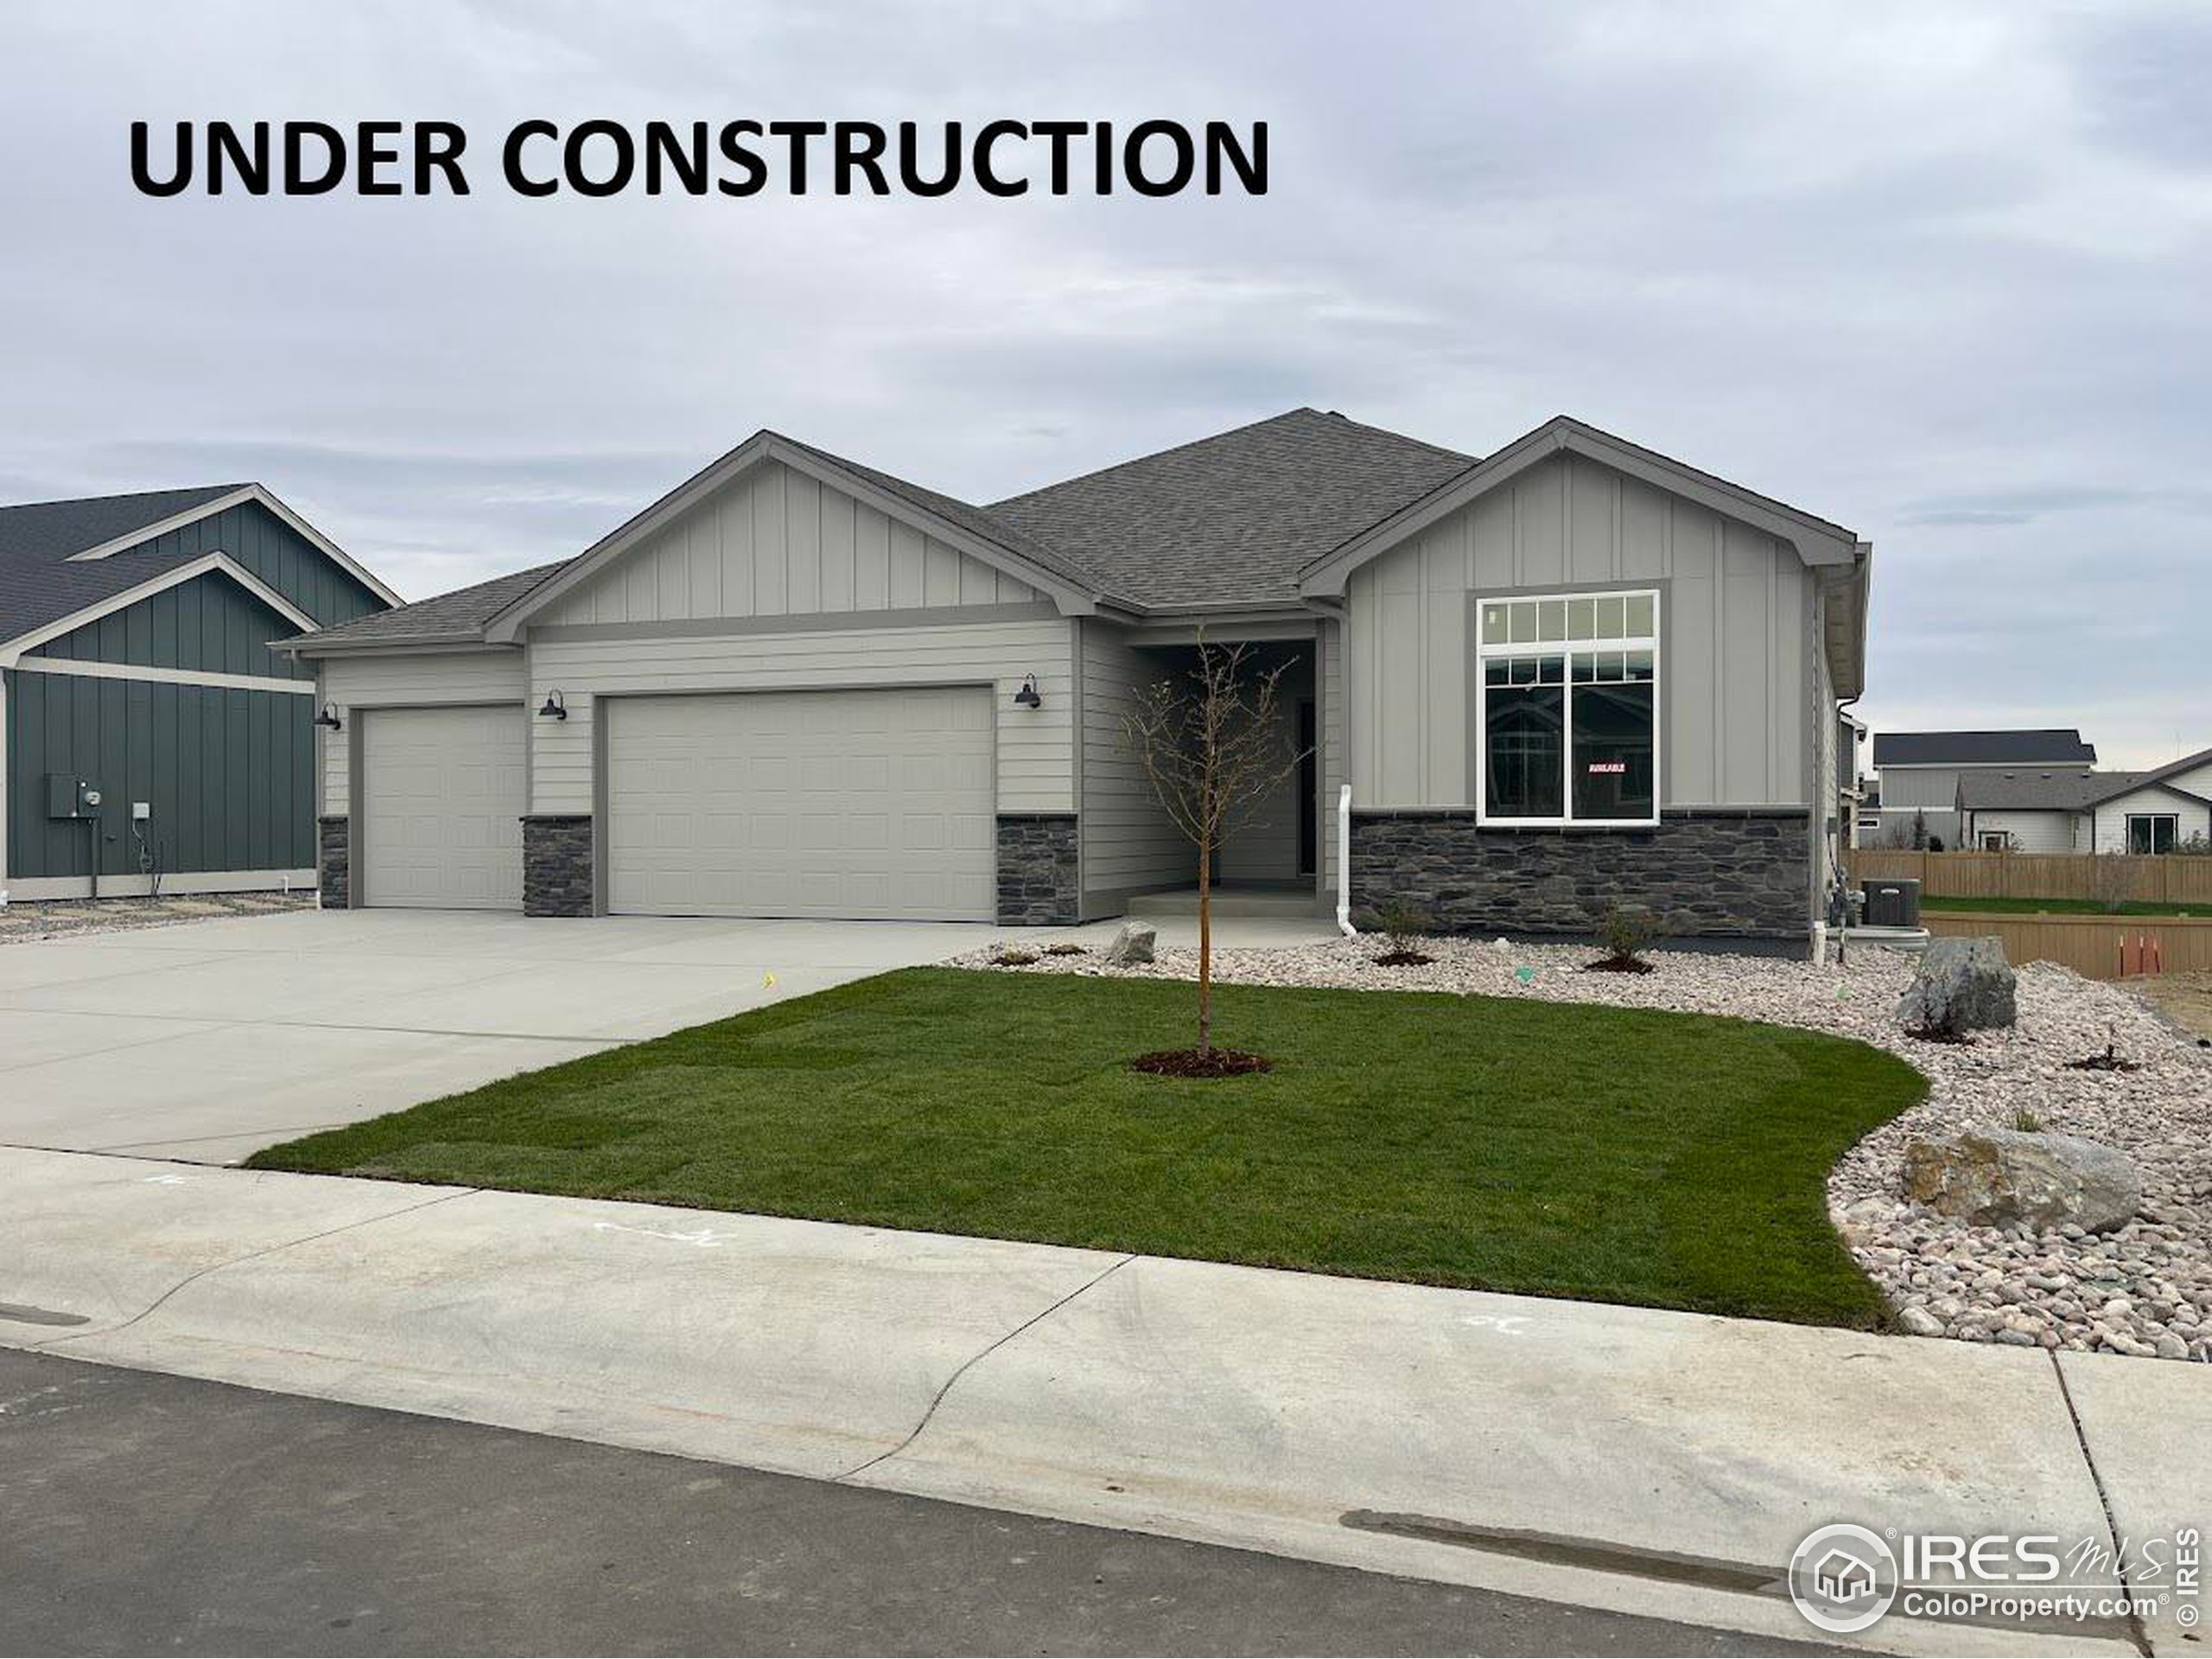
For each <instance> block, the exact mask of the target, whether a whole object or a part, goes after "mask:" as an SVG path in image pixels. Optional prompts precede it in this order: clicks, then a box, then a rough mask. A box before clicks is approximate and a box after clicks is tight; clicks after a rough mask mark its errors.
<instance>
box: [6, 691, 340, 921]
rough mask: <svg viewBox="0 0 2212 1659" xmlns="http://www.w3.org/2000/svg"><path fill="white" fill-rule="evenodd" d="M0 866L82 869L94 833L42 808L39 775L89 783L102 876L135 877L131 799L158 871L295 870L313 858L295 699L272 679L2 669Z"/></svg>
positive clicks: (308, 760) (19, 873)
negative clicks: (3, 833) (4, 830)
mask: <svg viewBox="0 0 2212 1659" xmlns="http://www.w3.org/2000/svg"><path fill="white" fill-rule="evenodd" d="M7 705H8V732H7V759H8V774H9V775H8V789H7V800H8V817H9V823H8V837H9V852H8V871H9V874H10V877H11V878H13V879H26V878H32V877H40V876H82V875H85V874H88V872H89V869H90V860H91V857H92V848H93V846H94V845H95V843H94V842H93V841H92V837H91V836H88V834H87V832H86V826H85V824H84V823H83V822H82V821H79V820H73V819H52V818H48V817H47V792H46V775H47V774H48V773H49V772H60V773H64V774H66V775H68V776H70V777H73V778H82V779H86V781H87V782H89V783H91V784H92V785H94V786H95V787H97V788H98V789H99V791H101V795H102V801H101V806H100V817H99V822H98V835H99V839H98V842H97V846H98V849H99V870H100V874H102V875H136V874H138V871H139V862H138V857H139V848H138V843H137V840H136V839H135V838H134V837H133V836H132V834H131V823H132V820H131V817H130V808H131V804H132V803H133V802H137V801H143V802H144V803H146V804H147V805H148V807H149V809H150V811H151V814H152V816H151V817H150V818H149V820H148V829H147V834H148V836H149V839H150V840H151V841H152V842H154V845H155V848H156V852H157V854H158V855H159V858H160V862H161V868H162V869H163V870H164V871H172V872H174V871H200V870H276V869H285V870H297V869H306V868H309V867H311V866H312V865H313V864H314V863H315V821H314V813H315V806H314V742H313V737H312V731H313V728H311V727H310V725H309V724H308V716H309V714H310V712H311V704H310V702H309V700H308V698H306V697H302V696H296V695H292V694H289V693H286V692H283V691H249V690H238V689H235V688H232V687H217V686H201V685H173V684H168V683H156V682H149V681H143V680H117V679H94V678H89V677H79V676H75V675H67V674H22V673H10V675H9V676H8V697H7Z"/></svg>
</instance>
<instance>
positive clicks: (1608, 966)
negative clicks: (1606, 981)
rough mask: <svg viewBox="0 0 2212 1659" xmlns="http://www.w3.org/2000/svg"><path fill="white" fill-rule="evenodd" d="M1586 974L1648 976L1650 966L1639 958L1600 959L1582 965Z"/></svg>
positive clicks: (1650, 969) (1651, 969)
mask: <svg viewBox="0 0 2212 1659" xmlns="http://www.w3.org/2000/svg"><path fill="white" fill-rule="evenodd" d="M1582 971H1583V972H1584V973H1586V974H1648V973H1651V972H1653V971H1654V969H1653V968H1652V965H1651V964H1650V963H1648V962H1646V961H1644V960H1643V958H1642V957H1599V958H1598V960H1597V961H1595V962H1586V963H1583V964H1582Z"/></svg>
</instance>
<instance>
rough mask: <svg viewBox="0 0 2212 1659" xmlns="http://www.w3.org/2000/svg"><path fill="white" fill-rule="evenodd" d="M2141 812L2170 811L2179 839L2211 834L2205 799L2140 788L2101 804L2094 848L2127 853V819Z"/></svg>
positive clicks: (2210, 814) (2209, 809)
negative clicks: (2186, 797)
mask: <svg viewBox="0 0 2212 1659" xmlns="http://www.w3.org/2000/svg"><path fill="white" fill-rule="evenodd" d="M2140 813H2171V814H2172V815H2173V817H2174V838H2175V840H2177V841H2187V840H2189V839H2190V837H2192V836H2212V807H2208V806H2206V805H2205V804H2204V803H2203V802H2202V801H2201V800H2196V801H2192V800H2186V799H2184V798H2182V797H2181V796H2179V795H2170V794H2168V793H2167V792H2166V791H2164V790H2163V789H2139V790H2135V791H2131V792H2130V793H2128V794H2126V795H2122V796H2120V797H2118V798H2115V799H2113V800H2109V801H2101V802H2099V803H2098V804H2097V809H2096V837H2097V839H2096V848H2095V850H2096V851H2098V852H2101V853H2124V852H2126V850H2127V820H2128V819H2129V818H2130V817H2133V816H2135V815H2137V814H2140Z"/></svg>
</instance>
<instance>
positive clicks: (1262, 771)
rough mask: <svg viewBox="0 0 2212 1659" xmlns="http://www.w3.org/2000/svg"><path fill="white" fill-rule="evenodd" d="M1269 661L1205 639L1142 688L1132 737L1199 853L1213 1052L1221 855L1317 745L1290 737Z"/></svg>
mask: <svg viewBox="0 0 2212 1659" xmlns="http://www.w3.org/2000/svg"><path fill="white" fill-rule="evenodd" d="M1284 667H1287V664H1282V665H1279V666H1277V667H1274V668H1271V669H1262V668H1261V667H1260V666H1259V665H1258V664H1257V662H1256V661H1255V653H1254V652H1253V650H1252V648H1251V647H1250V646H1249V645H1242V644H1239V645H1208V644H1207V643H1206V641H1205V636H1204V635H1203V634H1201V635H1200V636H1199V638H1198V662H1197V664H1196V666H1194V667H1193V668H1192V670H1191V671H1190V672H1189V673H1188V674H1187V675H1185V677H1183V678H1182V679H1181V680H1179V681H1178V680H1162V681H1160V683H1158V684H1156V685H1153V686H1149V687H1147V689H1146V690H1143V691H1142V692H1141V693H1139V694H1138V696H1137V698H1136V701H1135V706H1134V707H1133V708H1132V709H1130V710H1129V712H1128V714H1126V715H1123V716H1122V747H1123V748H1124V749H1126V750H1127V751H1128V753H1130V754H1131V755H1133V756H1135V759H1136V760H1137V762H1138V764H1139V765H1141V766H1142V767H1143V768H1144V775H1145V778H1146V780H1147V782H1148V783H1149V784H1150V785H1152V792H1153V795H1154V798H1157V799H1158V801H1159V802H1160V807H1161V809H1162V810H1165V811H1166V814H1167V816H1168V817H1169V818H1170V819H1171V820H1173V823H1174V825H1175V827H1176V828H1177V829H1179V830H1181V831H1182V832H1183V834H1184V835H1185V836H1187V837H1188V838H1189V840H1190V842H1191V844H1192V846H1193V847H1194V848H1195V849H1197V851H1198V1052H1199V1053H1201V1054H1211V1052H1213V860H1214V854H1215V853H1216V852H1217V850H1218V849H1220V847H1221V845H1222V843H1223V842H1225V841H1226V840H1228V838H1229V837H1230V835H1232V834H1233V833H1234V832H1235V831H1236V830H1237V829H1242V828H1243V827H1244V826H1245V825H1247V824H1249V823H1250V822H1251V821H1252V817H1253V815H1254V813H1255V810H1257V809H1258V807H1259V805H1260V804H1261V803H1262V801H1264V800H1265V799H1266V798H1267V797H1268V793H1269V792H1270V791H1273V790H1274V787H1275V786H1276V785H1278V784H1280V783H1281V782H1282V780H1283V779H1285V778H1286V777H1287V776H1288V775H1289V774H1290V773H1291V772H1294V771H1295V770H1296V769H1297V766H1298V764H1299V762H1300V761H1301V760H1304V759H1305V758H1306V754H1307V753H1310V751H1306V750H1300V749H1297V748H1295V747H1294V746H1293V745H1292V744H1291V742H1290V741H1289V740H1288V739H1287V738H1286V737H1285V736H1284V735H1283V730H1282V722H1281V717H1280V716H1281V709H1280V690H1281V683H1282V676H1283V669H1284Z"/></svg>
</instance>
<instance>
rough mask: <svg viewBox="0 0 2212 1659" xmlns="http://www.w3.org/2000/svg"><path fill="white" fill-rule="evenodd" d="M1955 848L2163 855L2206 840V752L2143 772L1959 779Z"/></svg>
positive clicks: (2210, 771) (2209, 808) (2210, 830)
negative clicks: (1959, 830)
mask: <svg viewBox="0 0 2212 1659" xmlns="http://www.w3.org/2000/svg"><path fill="white" fill-rule="evenodd" d="M1958 810H1959V816H1960V818H1961V821H1962V823H1963V826H1964V836H1965V840H1964V842H1963V843H1962V844H1963V845H1965V846H1967V847H1968V848H1978V849H1985V850H1988V851H1996V852H2018V853H2087V852H2099V853H2170V852H2172V851H2174V850H2175V849H2177V848H2179V847H2183V846H2188V845H2190V844H2196V845H2200V846H2201V845H2202V844H2203V842H2206V841H2208V840H2212V749H2202V750H2199V751H2198V752H2197V753H2195V754H2189V755H2183V757H2182V758H2181V759H2180V760H2176V761H2173V762H2171V764H2169V765H2167V766H2158V767H2156V768H2154V769H2152V770H2151V771H2149V772H2071V771H2069V772H2051V771H2039V772H2025V771H2023V772H1969V773H1967V774H1965V775H1963V776H1961V778H1960V779H1959V794H1958Z"/></svg>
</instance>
